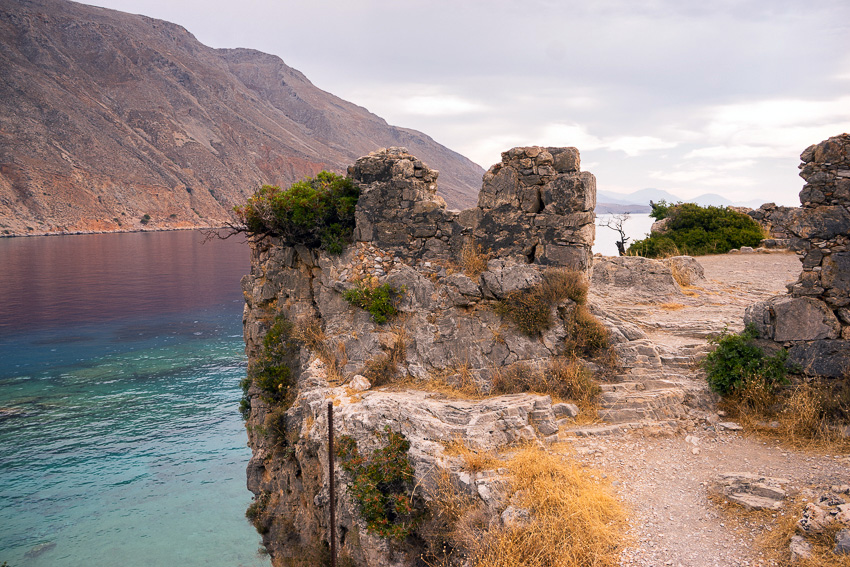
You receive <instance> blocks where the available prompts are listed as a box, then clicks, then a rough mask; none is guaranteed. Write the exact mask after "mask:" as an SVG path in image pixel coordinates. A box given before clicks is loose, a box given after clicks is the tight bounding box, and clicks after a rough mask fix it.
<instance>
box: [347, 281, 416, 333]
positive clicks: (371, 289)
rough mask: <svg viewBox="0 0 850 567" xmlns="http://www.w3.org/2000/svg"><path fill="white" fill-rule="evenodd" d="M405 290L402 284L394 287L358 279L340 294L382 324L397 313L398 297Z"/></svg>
mask: <svg viewBox="0 0 850 567" xmlns="http://www.w3.org/2000/svg"><path fill="white" fill-rule="evenodd" d="M404 292H405V289H404V286H402V287H401V288H400V289H396V288H394V287H393V286H391V285H390V284H387V283H385V284H381V285H376V286H372V285H369V283H368V282H365V281H362V280H361V281H358V282H356V283H355V285H354V287H353V288H351V289H349V290H347V291H345V293H343V294H342V297H343V299H345V300H346V301H347V302H349V303H350V304H352V305H356V306H357V307H360V308H361V309H363V310H364V311H367V312H368V313H369V314H370V315H371V316H372V321H374V322H375V323H377V324H378V325H382V324H384V323H386V322H387V321H389V320H390V319H391V318H393V317H395V316H396V315H398V309H397V308H396V305H397V304H398V299H399V297H400V296H401V295H403V294H404Z"/></svg>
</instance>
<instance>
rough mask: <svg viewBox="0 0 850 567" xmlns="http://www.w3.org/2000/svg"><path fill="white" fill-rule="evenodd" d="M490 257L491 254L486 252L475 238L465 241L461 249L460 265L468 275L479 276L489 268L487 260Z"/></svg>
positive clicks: (471, 276)
mask: <svg viewBox="0 0 850 567" xmlns="http://www.w3.org/2000/svg"><path fill="white" fill-rule="evenodd" d="M489 259H490V255H489V254H488V253H486V252H484V249H483V248H481V245H480V244H477V243H476V242H474V241H473V240H467V241H466V242H464V244H463V248H461V251H460V265H461V268H462V269H463V273H464V274H466V276H467V277H470V278H473V279H475V278H478V276H480V275H481V274H482V272H484V271H485V270H487V260H489Z"/></svg>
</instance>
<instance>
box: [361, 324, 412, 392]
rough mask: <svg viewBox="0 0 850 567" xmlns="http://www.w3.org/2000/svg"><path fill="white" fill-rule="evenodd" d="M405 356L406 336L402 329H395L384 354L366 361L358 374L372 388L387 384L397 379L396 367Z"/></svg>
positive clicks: (402, 362) (401, 362)
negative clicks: (392, 339) (393, 339)
mask: <svg viewBox="0 0 850 567" xmlns="http://www.w3.org/2000/svg"><path fill="white" fill-rule="evenodd" d="M406 355H407V334H406V333H405V331H404V329H402V328H397V329H395V341H394V342H393V344H392V346H391V347H390V348H389V350H388V351H387V352H386V353H382V354H379V355H377V356H375V357H374V358H372V359H370V360H368V361H366V364H365V365H364V366H363V370H361V371H360V373H361V374H362V375H363V376H365V377H366V379H367V380H369V382H370V383H371V384H372V386H373V387H377V386H383V385H385V384H389V383H391V382H393V381H395V380H396V379H397V378H399V371H398V367H399V366H400V365H403V364H404V361H405V357H406Z"/></svg>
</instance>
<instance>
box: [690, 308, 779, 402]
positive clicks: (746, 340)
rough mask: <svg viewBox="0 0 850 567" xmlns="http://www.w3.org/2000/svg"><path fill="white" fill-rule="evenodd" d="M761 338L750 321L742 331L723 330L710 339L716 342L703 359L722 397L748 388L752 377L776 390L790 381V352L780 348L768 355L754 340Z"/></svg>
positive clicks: (709, 376)
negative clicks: (788, 363) (788, 362)
mask: <svg viewBox="0 0 850 567" xmlns="http://www.w3.org/2000/svg"><path fill="white" fill-rule="evenodd" d="M756 337H758V331H757V330H756V328H755V326H754V325H752V324H750V325H747V327H746V328H745V329H744V330H743V331H742V332H741V333H740V334H735V333H728V332H726V331H724V332H723V333H722V334H721V335H720V336H719V337H716V338H714V339H712V340H711V342H712V343H714V344H716V345H717V348H715V349H714V351H712V352H710V353H709V354H708V356H706V357H705V359H704V360H703V363H702V364H703V368H705V371H706V373H707V375H708V376H707V377H708V384H709V386H710V387H711V389H712V390H714V391H715V392H717V393H718V394H720V395H723V396H729V395H733V394H735V393H738V392H740V391H742V390H743V389H745V388H746V386H747V383H748V382H750V381H753V380H757V381H759V383H763V386H762V387H763V388H766V389H767V390H772V389H774V388H775V387H776V386H777V385H779V384H787V383H788V382H789V381H788V378H787V374H788V370H787V368H786V361H787V360H788V351H787V350H785V349H784V348H783V349H781V350H780V351H779V352H777V353H776V354H775V355H773V356H765V354H764V351H762V349H761V348H759V347H758V346H757V345H756V344H755V343H754V342H753V339H755V338H756Z"/></svg>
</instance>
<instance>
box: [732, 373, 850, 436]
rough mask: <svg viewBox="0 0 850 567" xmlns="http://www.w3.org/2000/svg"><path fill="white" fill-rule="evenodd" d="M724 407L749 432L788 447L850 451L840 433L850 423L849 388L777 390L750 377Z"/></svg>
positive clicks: (815, 385) (805, 385) (811, 385)
mask: <svg viewBox="0 0 850 567" xmlns="http://www.w3.org/2000/svg"><path fill="white" fill-rule="evenodd" d="M845 396H846V397H845ZM722 405H723V408H724V409H726V410H727V411H728V412H729V413H730V414H731V415H732V416H734V417H735V418H736V419H737V420H739V421H740V422H741V423H742V425H744V426H745V428H746V429H748V430H750V431H754V432H756V433H758V434H759V435H763V436H766V437H770V438H775V439H776V440H777V441H779V442H781V443H783V444H785V445H789V446H792V447H809V448H814V447H819V448H822V449H825V450H835V451H848V450H850V439H847V438H846V437H844V436H843V435H842V434H841V433H840V432H839V431H837V429H838V428H841V427H844V426H846V425H847V424H848V422H850V385H847V384H831V383H828V382H826V383H817V382H813V383H803V384H799V385H797V386H794V387H793V388H787V389H785V390H780V391H774V389H773V388H771V387H770V386H768V385H767V384H766V383H764V381H763V380H760V379H759V378H751V379H749V380H747V381H745V382H744V385H743V387H742V388H741V389H740V391H739V392H738V393H737V394H736V395H735V396H733V397H731V398H729V399H727V400H724V401H723V402H722Z"/></svg>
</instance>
